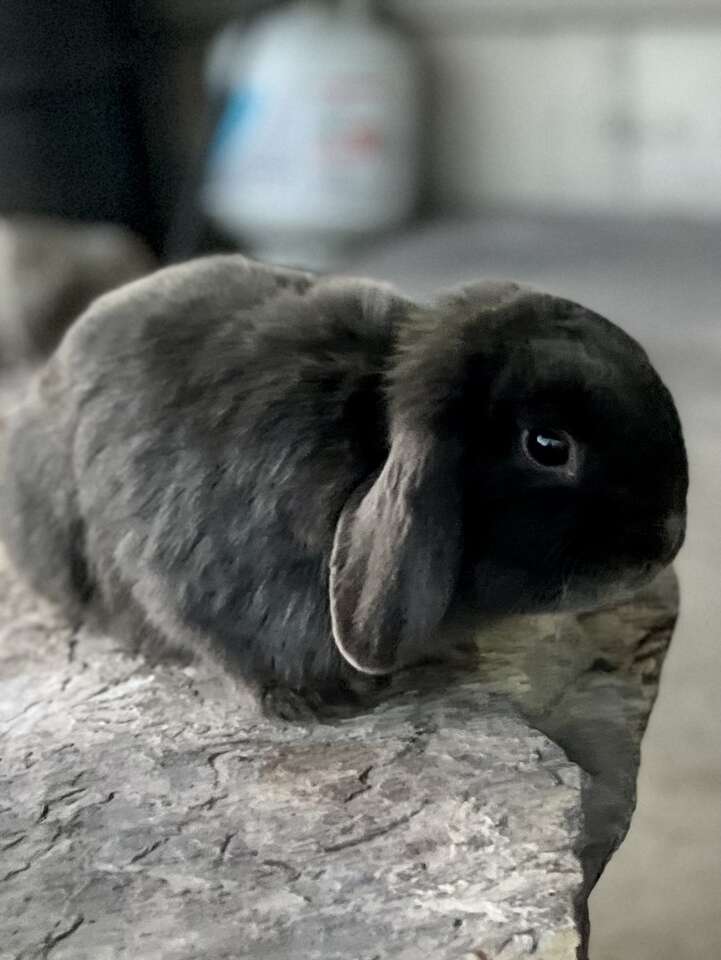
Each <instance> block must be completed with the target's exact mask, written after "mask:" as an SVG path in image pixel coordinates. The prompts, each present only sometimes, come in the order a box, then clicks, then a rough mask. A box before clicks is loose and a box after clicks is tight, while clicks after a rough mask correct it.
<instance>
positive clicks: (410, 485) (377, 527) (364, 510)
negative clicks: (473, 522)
mask: <svg viewBox="0 0 721 960" xmlns="http://www.w3.org/2000/svg"><path fill="white" fill-rule="evenodd" d="M459 447H460V444H459V442H458V441H457V440H456V439H448V440H439V439H438V438H437V437H432V436H430V435H425V436H415V435H413V434H412V433H410V432H407V431H403V432H401V433H399V434H398V435H397V436H396V437H395V438H394V440H393V442H392V445H391V450H390V453H389V456H388V460H387V461H386V464H385V466H384V467H383V470H382V471H381V473H380V475H379V476H378V477H377V479H376V480H375V481H374V482H373V483H372V485H371V486H370V487H368V486H365V487H364V488H363V489H361V490H360V491H357V492H356V493H355V494H354V495H353V496H352V497H351V498H350V500H349V502H348V503H347V504H346V506H345V508H344V509H343V512H342V514H341V516H340V519H339V521H338V525H337V527H336V532H335V539H334V544H333V554H332V558H331V569H330V607H331V616H332V621H333V636H334V639H335V642H336V644H337V646H338V649H339V650H340V652H341V653H342V654H343V656H344V657H345V659H346V660H348V661H349V663H351V664H352V665H353V666H354V667H356V669H358V670H361V671H363V672H364V673H375V674H383V673H388V672H390V671H391V670H393V669H394V667H396V666H398V665H399V654H400V652H401V650H403V649H406V648H408V647H410V648H411V649H415V648H422V647H423V646H425V645H427V641H428V639H429V638H430V637H431V635H432V632H433V631H434V630H435V628H436V627H437V626H438V624H439V622H440V621H441V619H442V618H443V616H444V614H445V612H446V609H447V607H448V603H449V601H450V598H451V594H452V592H453V589H454V587H455V583H456V578H457V571H458V566H459V562H460V555H461V531H460V527H461V518H460V503H461V494H460V486H461V484H460V459H461V458H460V449H459Z"/></svg>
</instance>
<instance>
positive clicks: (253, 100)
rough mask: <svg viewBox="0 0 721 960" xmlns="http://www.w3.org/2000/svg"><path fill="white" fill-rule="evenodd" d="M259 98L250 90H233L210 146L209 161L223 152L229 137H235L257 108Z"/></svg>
mask: <svg viewBox="0 0 721 960" xmlns="http://www.w3.org/2000/svg"><path fill="white" fill-rule="evenodd" d="M258 101H259V98H258V96H257V94H254V93H253V92H251V91H250V90H242V89H239V90H235V91H234V92H233V93H232V94H231V96H230V99H229V100H228V103H227V104H226V107H225V110H224V111H223V113H222V115H221V118H220V121H219V123H218V126H217V127H216V130H215V134H214V136H213V140H212V142H211V146H210V160H211V162H213V161H214V160H216V159H217V157H218V155H219V154H220V153H221V152H222V151H223V149H224V148H225V146H226V144H227V143H228V140H229V139H230V138H231V137H237V136H238V132H239V130H240V129H241V127H242V126H243V124H245V125H247V124H248V120H249V117H250V116H251V115H252V113H253V112H254V110H255V109H256V108H257V106H258Z"/></svg>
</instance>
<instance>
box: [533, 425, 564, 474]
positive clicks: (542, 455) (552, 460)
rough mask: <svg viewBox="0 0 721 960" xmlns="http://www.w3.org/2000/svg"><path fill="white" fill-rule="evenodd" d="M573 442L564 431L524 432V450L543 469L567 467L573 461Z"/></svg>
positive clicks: (542, 430) (539, 430)
mask: <svg viewBox="0 0 721 960" xmlns="http://www.w3.org/2000/svg"><path fill="white" fill-rule="evenodd" d="M572 444H573V441H572V440H571V438H570V437H569V436H568V434H567V433H564V432H563V431H562V430H545V429H535V428H534V429H531V430H524V431H523V450H524V452H525V454H526V456H527V457H529V458H530V459H531V460H533V461H534V463H537V464H538V465H539V466H541V467H565V466H566V465H567V464H568V462H569V460H570V459H571V448H572Z"/></svg>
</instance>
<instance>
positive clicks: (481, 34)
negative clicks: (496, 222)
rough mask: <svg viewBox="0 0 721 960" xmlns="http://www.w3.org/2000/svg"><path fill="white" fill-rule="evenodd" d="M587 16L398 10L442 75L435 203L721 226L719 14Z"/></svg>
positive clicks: (580, 8)
mask: <svg viewBox="0 0 721 960" xmlns="http://www.w3.org/2000/svg"><path fill="white" fill-rule="evenodd" d="M577 3H578V5H577V6H575V7H573V9H572V11H571V12H570V13H566V11H569V10H570V9H571V8H570V6H569V3H568V2H564V0H517V2H514V0H507V2H506V4H505V6H504V7H503V8H502V12H501V13H500V14H499V10H500V9H501V8H500V7H499V4H498V3H497V2H495V0H473V2H471V0H414V2H413V3H411V2H410V0H406V2H404V0H399V3H398V6H399V7H400V8H401V9H402V10H403V13H404V14H405V15H406V16H408V17H409V18H410V19H411V20H413V21H414V22H415V23H416V24H417V25H418V26H419V30H420V32H421V34H422V36H424V37H425V39H426V41H427V45H428V52H429V57H430V62H431V64H432V69H433V73H434V81H433V84H432V86H433V88H434V89H435V91H436V99H435V103H434V105H433V137H432V140H433V151H434V163H433V171H434V173H433V180H434V193H435V196H436V197H437V199H438V200H439V201H440V202H441V203H442V205H443V206H446V207H452V208H466V209H467V208H469V207H470V208H480V207H487V206H489V205H490V206H504V207H507V206H509V205H510V206H522V207H524V208H526V209H527V208H529V207H538V208H551V209H563V210H599V209H600V210H608V211H627V212H659V211H660V212H673V213H684V214H689V215H694V216H698V215H700V216H718V215H719V214H721V3H714V4H708V3H707V4H697V3H694V2H693V0H689V2H688V3H687V4H686V5H680V4H678V3H676V4H672V3H666V4H662V3H661V4H656V13H655V14H654V13H653V12H651V11H650V10H649V6H650V5H649V4H648V3H640V4H639V3H634V2H629V3H624V4H622V3H620V2H619V0H609V2H608V4H607V6H606V7H601V6H599V5H598V4H594V3H593V2H592V0H577ZM661 7H664V8H665V9H667V10H668V9H675V11H676V15H670V14H668V12H667V13H665V14H664V15H663V16H659V15H658V10H659V9H660V8H661ZM702 8H703V9H702ZM714 10H715V11H716V13H715V15H714V13H713V11H714ZM699 11H701V13H702V14H703V15H700V13H699Z"/></svg>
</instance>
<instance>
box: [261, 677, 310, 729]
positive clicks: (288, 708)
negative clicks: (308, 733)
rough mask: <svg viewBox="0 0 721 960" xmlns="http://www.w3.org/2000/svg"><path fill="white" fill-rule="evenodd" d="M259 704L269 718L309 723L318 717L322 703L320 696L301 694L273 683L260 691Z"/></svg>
mask: <svg viewBox="0 0 721 960" xmlns="http://www.w3.org/2000/svg"><path fill="white" fill-rule="evenodd" d="M260 705H261V709H262V711H263V715H264V716H266V717H268V718H269V719H271V720H285V721H287V722H288V723H311V722H313V721H315V720H317V719H318V713H319V710H320V708H321V705H322V704H321V701H320V698H319V697H316V696H314V695H312V694H302V693H299V692H298V691H297V690H291V689H290V687H284V686H282V685H281V684H274V685H273V686H270V687H266V688H265V689H264V690H263V691H262V693H261V697H260Z"/></svg>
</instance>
